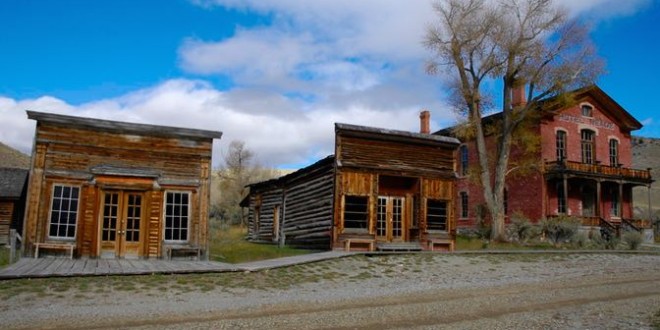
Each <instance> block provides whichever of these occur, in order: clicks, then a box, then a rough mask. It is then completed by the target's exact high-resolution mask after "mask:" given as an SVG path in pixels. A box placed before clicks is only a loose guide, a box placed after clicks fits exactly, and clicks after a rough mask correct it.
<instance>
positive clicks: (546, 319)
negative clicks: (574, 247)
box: [0, 255, 660, 329]
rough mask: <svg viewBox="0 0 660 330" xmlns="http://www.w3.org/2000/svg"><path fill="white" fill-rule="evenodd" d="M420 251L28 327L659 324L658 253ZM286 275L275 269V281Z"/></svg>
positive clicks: (99, 308) (81, 312)
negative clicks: (285, 282)
mask: <svg viewBox="0 0 660 330" xmlns="http://www.w3.org/2000/svg"><path fill="white" fill-rule="evenodd" d="M418 258H419V257H415V256H395V257H388V258H387V259H385V260H381V259H378V260H372V259H365V258H360V259H356V258H348V259H346V260H337V261H333V262H330V263H325V264H324V263H320V264H315V265H310V266H306V268H303V269H300V270H298V271H302V272H305V273H308V272H310V271H312V272H319V274H323V272H325V273H327V274H330V273H333V272H334V271H335V270H336V269H337V268H339V269H341V270H343V274H342V275H337V276H336V277H332V276H330V277H326V278H323V277H322V278H321V279H319V280H317V281H313V282H307V283H300V284H299V285H293V286H292V287H289V288H287V289H283V290H266V291H265V292H264V291H260V290H254V289H249V290H238V291H234V292H232V293H230V294H227V293H220V292H218V291H221V290H219V289H218V288H217V289H216V290H214V291H211V292H209V293H205V294H200V293H197V294H195V293H192V292H191V293H186V294H181V295H176V296H175V300H176V301H168V299H167V298H166V297H160V299H158V298H156V299H153V298H150V299H145V298H144V297H140V298H139V299H138V302H139V303H136V304H134V305H131V306H133V309H134V310H131V311H128V310H127V306H123V307H122V306H121V305H118V304H113V303H109V304H104V303H103V302H102V301H99V302H91V304H92V305H93V306H95V307H96V309H95V311H96V313H98V314H97V316H95V317H91V318H90V315H85V310H88V311H89V309H85V308H73V309H71V310H68V311H66V312H64V313H61V314H59V315H58V314H57V313H52V315H51V316H50V317H48V318H44V319H43V320H40V321H38V322H37V320H34V321H35V322H31V323H28V324H22V325H23V326H26V327H28V328H61V327H65V328H79V329H83V328H84V329H89V328H96V329H108V328H113V329H114V328H137V329H184V328H185V329H206V328H217V329H442V328H452V329H457V328H458V329H541V328H543V329H653V323H654V322H658V321H654V315H655V318H658V317H660V315H656V314H658V313H660V256H657V255H650V256H643V255H642V256H638V255H634V256H626V255H591V256H570V257H564V258H545V257H533V258H531V259H529V258H527V259H525V260H522V261H521V260H517V259H516V258H515V257H514V258H511V257H510V256H509V257H497V256H496V257H487V258H473V257H460V256H434V257H432V258H431V259H428V260H426V261H424V262H420V261H419V260H416V259H418ZM425 258H428V257H425ZM374 263H376V264H375V265H374ZM365 270H368V273H365ZM424 270H426V271H427V272H426V273H425V272H424ZM283 274H284V273H278V274H272V275H273V277H272V278H270V277H269V278H268V280H273V281H275V280H277V279H278V278H281V276H283ZM286 274H288V276H295V275H294V274H295V273H286ZM384 274H387V275H386V276H383V275H384ZM252 275H253V274H245V276H252ZM358 277H359V278H358ZM303 282H304V281H303ZM214 293H215V295H214ZM130 297H131V295H130V293H119V292H116V293H115V294H114V295H110V296H108V297H106V298H104V299H103V301H106V302H108V301H115V300H116V299H120V300H124V301H125V299H130ZM164 298H165V299H164ZM170 298H172V297H170ZM232 301H234V303H232ZM144 304H150V305H144ZM177 306H178V308H177ZM103 309H105V310H103ZM137 310H139V311H137ZM149 311H151V312H149ZM0 316H2V314H0ZM68 316H70V317H77V318H76V319H72V318H70V317H68ZM657 324H660V323H657ZM15 325H17V326H18V325H19V324H15ZM19 327H20V326H19Z"/></svg>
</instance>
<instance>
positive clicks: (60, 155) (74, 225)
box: [23, 111, 222, 259]
mask: <svg viewBox="0 0 660 330" xmlns="http://www.w3.org/2000/svg"><path fill="white" fill-rule="evenodd" d="M27 116H28V118H29V119H33V120H35V121H36V130H35V138H34V146H33V149H32V164H31V166H30V176H29V183H28V193H27V211H26V215H25V218H24V226H23V227H24V228H23V230H24V232H23V237H24V246H25V249H24V251H25V254H27V255H33V254H34V255H35V256H36V257H38V256H39V253H42V254H43V253H47V252H52V253H56V252H60V250H62V251H64V252H66V253H67V254H68V255H70V256H72V257H73V256H76V257H92V258H162V257H166V256H167V257H172V255H176V253H177V252H178V251H181V252H182V253H189V252H191V251H192V252H193V253H194V254H196V257H197V258H198V259H200V258H207V253H208V252H207V250H208V227H209V224H208V210H209V189H210V180H209V177H210V176H209V174H210V171H211V153H212V146H213V139H220V138H221V136H222V133H221V132H217V131H207V130H199V129H188V128H177V127H165V126H156V125H146V124H135V123H126V122H119V121H110V120H100V119H93V118H83V117H74V116H65V115H58V114H50V113H41V112H35V111H27Z"/></svg>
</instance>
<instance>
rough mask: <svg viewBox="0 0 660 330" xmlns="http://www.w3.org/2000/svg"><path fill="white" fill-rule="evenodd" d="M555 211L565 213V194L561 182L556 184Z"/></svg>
mask: <svg viewBox="0 0 660 330" xmlns="http://www.w3.org/2000/svg"><path fill="white" fill-rule="evenodd" d="M557 213H559V214H566V196H565V193H564V184H563V183H560V184H558V185H557Z"/></svg>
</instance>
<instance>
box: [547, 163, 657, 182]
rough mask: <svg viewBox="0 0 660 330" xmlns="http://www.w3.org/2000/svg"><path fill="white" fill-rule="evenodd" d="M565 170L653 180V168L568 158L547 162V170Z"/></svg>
mask: <svg viewBox="0 0 660 330" xmlns="http://www.w3.org/2000/svg"><path fill="white" fill-rule="evenodd" d="M565 171H570V172H576V173H585V174H594V175H607V176H620V177H625V178H632V179H640V180H651V169H646V170H640V169H633V168H627V167H622V166H606V165H601V164H586V163H580V162H574V161H568V160H564V161H549V162H545V172H565Z"/></svg>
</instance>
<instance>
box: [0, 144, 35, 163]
mask: <svg viewBox="0 0 660 330" xmlns="http://www.w3.org/2000/svg"><path fill="white" fill-rule="evenodd" d="M0 167H7V168H23V169H28V168H30V156H28V155H26V154H24V153H22V152H20V151H18V150H16V149H14V148H12V147H10V146H8V145H6V144H4V143H2V142H0Z"/></svg>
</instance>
